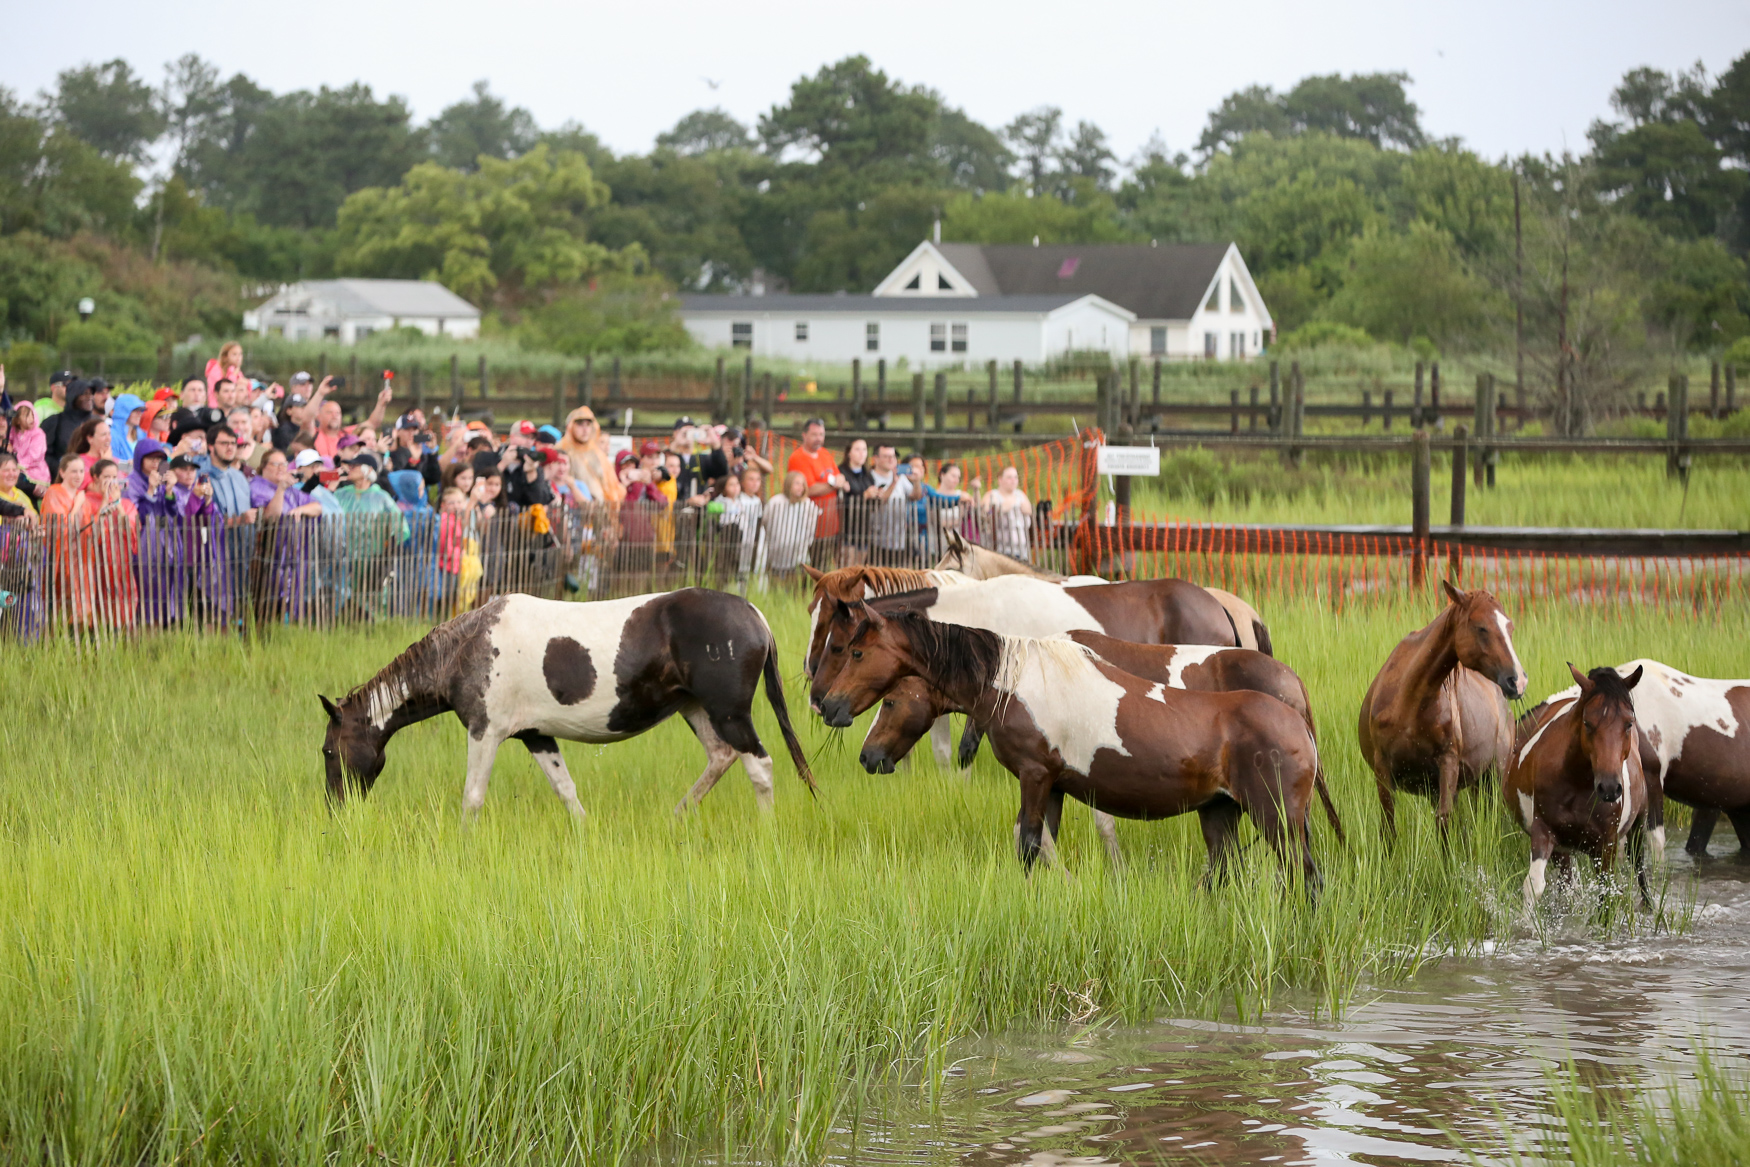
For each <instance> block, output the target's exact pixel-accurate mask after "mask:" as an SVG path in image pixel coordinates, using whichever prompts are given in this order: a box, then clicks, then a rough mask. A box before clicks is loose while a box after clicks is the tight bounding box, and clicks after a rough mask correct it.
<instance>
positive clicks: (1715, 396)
mask: <svg viewBox="0 0 1750 1167" xmlns="http://www.w3.org/2000/svg"><path fill="white" fill-rule="evenodd" d="M1707 415H1708V416H1709V417H1711V418H1713V419H1714V420H1715V421H1718V420H1720V363H1719V362H1718V361H1715V362H1714V363H1713V368H1712V369H1710V370H1708V380H1707Z"/></svg>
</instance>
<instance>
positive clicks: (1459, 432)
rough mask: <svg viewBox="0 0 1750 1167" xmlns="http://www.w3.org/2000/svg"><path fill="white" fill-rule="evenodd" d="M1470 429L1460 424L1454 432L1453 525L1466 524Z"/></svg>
mask: <svg viewBox="0 0 1750 1167" xmlns="http://www.w3.org/2000/svg"><path fill="white" fill-rule="evenodd" d="M1469 437H1470V431H1469V430H1467V429H1465V428H1464V427H1463V426H1459V427H1458V428H1457V429H1456V430H1454V431H1453V434H1452V520H1451V522H1452V525H1453V526H1455V527H1462V526H1464V482H1465V465H1464V464H1465V462H1466V461H1467V460H1468V453H1469V442H1468V441H1467V439H1468V438H1469Z"/></svg>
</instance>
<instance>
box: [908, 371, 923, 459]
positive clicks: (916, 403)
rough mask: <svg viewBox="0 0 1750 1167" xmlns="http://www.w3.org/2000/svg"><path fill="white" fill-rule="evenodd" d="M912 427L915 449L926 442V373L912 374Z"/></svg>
mask: <svg viewBox="0 0 1750 1167" xmlns="http://www.w3.org/2000/svg"><path fill="white" fill-rule="evenodd" d="M911 428H912V432H913V434H914V435H915V437H914V439H913V447H912V448H913V449H916V448H917V447H918V446H921V445H923V444H924V375H923V374H922V373H913V374H912V375H911Z"/></svg>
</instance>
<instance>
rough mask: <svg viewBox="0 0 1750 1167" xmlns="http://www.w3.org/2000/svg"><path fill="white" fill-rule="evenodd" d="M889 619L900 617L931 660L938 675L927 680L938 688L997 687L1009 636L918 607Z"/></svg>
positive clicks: (918, 647) (915, 643)
mask: <svg viewBox="0 0 1750 1167" xmlns="http://www.w3.org/2000/svg"><path fill="white" fill-rule="evenodd" d="M887 619H888V620H897V621H899V623H900V627H902V628H903V629H905V634H906V636H907V637H908V638H909V639H910V640H911V643H912V649H913V651H915V652H916V653H917V654H918V655H919V656H921V657H923V658H924V659H926V660H928V661H929V662H930V664H931V666H932V667H933V668H934V669H935V671H936V676H935V677H934V678H933V679H932V678H926V680H932V683H936V687H937V688H942V689H946V688H950V687H953V686H958V685H962V684H964V685H968V686H970V687H972V688H975V689H989V688H993V687H994V682H995V680H996V678H997V675H998V673H999V672H1000V671H1001V668H1002V663H1003V660H1004V646H1003V642H1004V640H1005V639H1007V638H1005V637H1002V636H998V635H997V634H996V633H994V632H987V631H985V630H984V629H983V628H968V627H966V626H965V625H962V624H940V623H937V622H936V621H934V620H931V619H930V618H929V617H928V616H926V615H924V614H923V613H922V612H916V611H899V612H894V613H892V614H891V615H889V616H888V617H887ZM854 635H855V634H853V637H854Z"/></svg>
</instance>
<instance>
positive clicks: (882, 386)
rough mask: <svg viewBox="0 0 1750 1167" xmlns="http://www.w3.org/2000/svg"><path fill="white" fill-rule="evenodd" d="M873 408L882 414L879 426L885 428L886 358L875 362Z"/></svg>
mask: <svg viewBox="0 0 1750 1167" xmlns="http://www.w3.org/2000/svg"><path fill="white" fill-rule="evenodd" d="M875 410H876V412H877V413H880V414H881V415H882V422H881V428H882V429H886V428H887V421H886V414H887V358H886V357H881V358H879V359H877V360H876V362H875Z"/></svg>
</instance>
